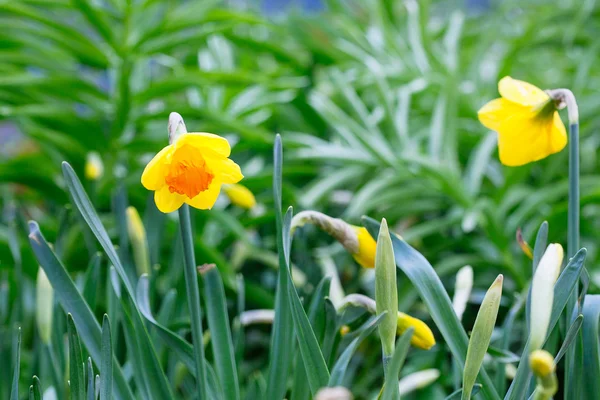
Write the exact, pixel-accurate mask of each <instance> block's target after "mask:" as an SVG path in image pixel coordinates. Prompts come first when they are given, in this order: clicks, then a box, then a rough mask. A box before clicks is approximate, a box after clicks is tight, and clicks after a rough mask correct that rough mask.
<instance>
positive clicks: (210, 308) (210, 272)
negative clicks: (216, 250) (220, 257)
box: [200, 264, 240, 400]
mask: <svg viewBox="0 0 600 400" xmlns="http://www.w3.org/2000/svg"><path fill="white" fill-rule="evenodd" d="M200 272H201V274H202V277H203V278H204V291H205V293H206V314H207V315H206V317H207V320H208V328H209V330H210V332H211V344H212V349H213V354H214V357H215V365H216V369H217V376H218V377H219V380H220V382H221V387H222V388H223V391H224V392H225V398H227V399H231V400H234V399H239V398H240V392H239V382H238V375H237V369H236V366H235V357H234V350H233V341H232V339H231V328H230V326H229V314H228V313H227V303H226V298H225V288H224V287H223V280H222V279H221V275H220V274H219V270H218V269H217V268H216V267H215V265H214V264H210V265H207V266H205V267H204V269H201V270H200Z"/></svg>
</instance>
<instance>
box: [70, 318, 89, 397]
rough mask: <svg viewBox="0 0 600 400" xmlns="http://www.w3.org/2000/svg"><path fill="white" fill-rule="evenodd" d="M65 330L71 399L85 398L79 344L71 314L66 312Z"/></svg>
mask: <svg viewBox="0 0 600 400" xmlns="http://www.w3.org/2000/svg"><path fill="white" fill-rule="evenodd" d="M67 331H68V333H69V383H70V387H71V390H70V392H71V399H73V400H85V379H84V366H83V358H82V355H81V344H80V342H79V336H78V335H77V328H75V321H73V316H72V315H71V314H67Z"/></svg>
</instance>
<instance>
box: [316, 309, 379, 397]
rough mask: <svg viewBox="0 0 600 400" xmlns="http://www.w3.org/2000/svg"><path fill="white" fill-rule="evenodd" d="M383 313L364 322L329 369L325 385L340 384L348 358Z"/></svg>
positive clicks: (372, 329) (346, 367)
mask: <svg viewBox="0 0 600 400" xmlns="http://www.w3.org/2000/svg"><path fill="white" fill-rule="evenodd" d="M384 315H385V314H379V315H374V316H372V317H370V318H369V319H368V320H367V322H365V323H364V324H363V325H362V326H361V327H360V329H359V330H358V332H360V334H359V335H358V336H357V337H356V338H354V339H353V340H352V341H351V342H350V344H349V345H348V347H346V349H345V350H344V352H343V353H342V354H341V355H340V357H339V358H338V359H337V361H336V362H335V365H334V366H333V368H332V369H331V376H330V377H329V383H328V384H327V386H329V387H334V386H340V385H341V384H342V383H343V381H344V375H345V374H346V370H347V369H348V365H349V364H350V359H351V358H352V356H353V355H354V352H356V349H357V348H358V346H359V345H360V344H361V343H362V342H363V341H364V340H365V339H366V338H367V337H368V336H369V335H370V334H371V333H373V331H374V330H375V328H377V325H379V323H380V322H381V320H382V318H383V316H384Z"/></svg>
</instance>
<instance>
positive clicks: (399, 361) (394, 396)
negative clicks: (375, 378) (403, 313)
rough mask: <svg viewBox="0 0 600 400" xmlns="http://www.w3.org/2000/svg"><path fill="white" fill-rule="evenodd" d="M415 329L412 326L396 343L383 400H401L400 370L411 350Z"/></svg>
mask: <svg viewBox="0 0 600 400" xmlns="http://www.w3.org/2000/svg"><path fill="white" fill-rule="evenodd" d="M414 331H415V329H414V328H413V327H412V326H411V327H410V328H408V329H407V330H406V332H404V333H403V334H402V336H400V337H399V338H398V340H397V341H396V349H395V350H394V354H393V355H392V359H391V360H390V364H389V365H388V367H387V368H388V370H387V374H386V377H385V383H384V386H383V394H382V396H381V399H382V400H399V399H400V392H399V388H398V378H399V376H400V369H401V368H402V365H404V360H406V355H407V354H408V350H409V349H410V339H412V335H413V333H414Z"/></svg>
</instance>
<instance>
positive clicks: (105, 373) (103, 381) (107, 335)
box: [100, 314, 113, 400]
mask: <svg viewBox="0 0 600 400" xmlns="http://www.w3.org/2000/svg"><path fill="white" fill-rule="evenodd" d="M112 358H113V352H112V333H111V331H110V319H109V318H108V315H107V314H104V317H103V318H102V356H101V359H100V371H102V376H101V377H100V400H110V395H111V393H112V382H113V364H112Z"/></svg>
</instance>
